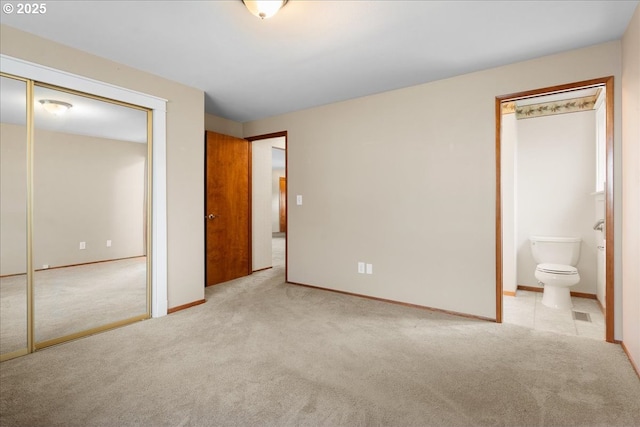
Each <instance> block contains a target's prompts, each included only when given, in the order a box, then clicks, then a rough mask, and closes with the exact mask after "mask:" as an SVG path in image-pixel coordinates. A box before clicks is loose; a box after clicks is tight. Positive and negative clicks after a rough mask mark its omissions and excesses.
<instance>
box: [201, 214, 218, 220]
mask: <svg viewBox="0 0 640 427" xmlns="http://www.w3.org/2000/svg"><path fill="white" fill-rule="evenodd" d="M215 217H216V216H215V215H214V214H209V215H207V216H205V217H204V218H205V219H214V218H215Z"/></svg>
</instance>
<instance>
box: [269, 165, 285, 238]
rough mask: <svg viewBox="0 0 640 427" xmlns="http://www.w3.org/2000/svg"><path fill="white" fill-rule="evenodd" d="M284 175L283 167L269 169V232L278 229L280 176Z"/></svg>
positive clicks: (274, 231)
mask: <svg viewBox="0 0 640 427" xmlns="http://www.w3.org/2000/svg"><path fill="white" fill-rule="evenodd" d="M285 177H286V171H285V169H284V168H274V169H273V170H272V171H271V232H272V233H278V232H279V231H280V178H285Z"/></svg>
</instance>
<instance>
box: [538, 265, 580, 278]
mask: <svg viewBox="0 0 640 427" xmlns="http://www.w3.org/2000/svg"><path fill="white" fill-rule="evenodd" d="M536 270H537V271H539V272H541V273H551V274H558V275H562V276H572V275H576V274H578V269H577V268H575V267H572V266H570V265H563V264H538V266H537V267H536Z"/></svg>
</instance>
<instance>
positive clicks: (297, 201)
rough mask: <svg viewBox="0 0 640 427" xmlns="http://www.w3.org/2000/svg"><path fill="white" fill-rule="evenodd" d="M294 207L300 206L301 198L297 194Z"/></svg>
mask: <svg viewBox="0 0 640 427" xmlns="http://www.w3.org/2000/svg"><path fill="white" fill-rule="evenodd" d="M296 205H298V206H300V205H302V196H301V195H299V194H298V195H297V196H296Z"/></svg>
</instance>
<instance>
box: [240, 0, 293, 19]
mask: <svg viewBox="0 0 640 427" xmlns="http://www.w3.org/2000/svg"><path fill="white" fill-rule="evenodd" d="M287 1H289V0H242V3H244V5H245V6H247V9H249V12H251V13H253V14H254V15H255V16H257V17H258V18H260V19H265V18H271V17H272V16H273V15H275V14H276V13H278V11H279V10H280V9H281V8H282V7H283V6H284V5H285V4H287Z"/></svg>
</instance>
